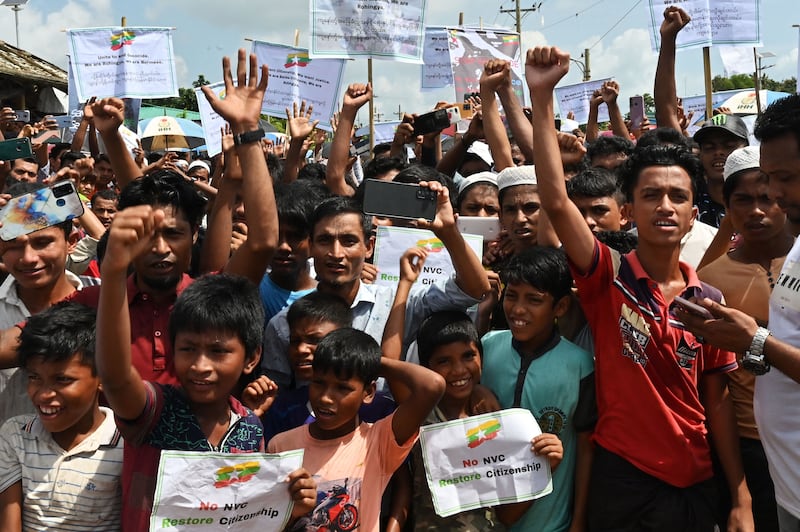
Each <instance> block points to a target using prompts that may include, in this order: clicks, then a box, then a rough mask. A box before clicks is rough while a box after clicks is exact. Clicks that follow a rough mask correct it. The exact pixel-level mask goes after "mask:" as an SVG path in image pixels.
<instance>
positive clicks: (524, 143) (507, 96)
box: [496, 70, 533, 163]
mask: <svg viewBox="0 0 800 532" xmlns="http://www.w3.org/2000/svg"><path fill="white" fill-rule="evenodd" d="M496 92H497V96H498V97H499V98H500V103H501V104H503V112H504V113H505V114H506V122H508V127H509V129H511V135H512V136H513V137H514V140H515V141H516V142H517V146H519V149H520V151H521V152H522V154H523V155H524V156H525V160H526V161H528V162H529V163H530V162H532V161H533V131H532V129H531V128H532V126H531V121H530V120H528V117H527V116H525V112H524V111H523V110H522V106H521V105H520V103H519V100H518V99H517V95H516V94H515V93H514V87H513V86H512V85H511V71H510V70H509V71H508V82H507V83H502V84H501V85H500V86H499V87H497V91H496Z"/></svg>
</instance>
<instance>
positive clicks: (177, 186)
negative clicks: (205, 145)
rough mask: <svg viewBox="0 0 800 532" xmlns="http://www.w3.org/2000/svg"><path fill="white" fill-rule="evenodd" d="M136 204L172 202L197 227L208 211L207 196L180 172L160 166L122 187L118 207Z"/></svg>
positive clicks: (170, 204) (164, 204)
mask: <svg viewBox="0 0 800 532" xmlns="http://www.w3.org/2000/svg"><path fill="white" fill-rule="evenodd" d="M134 205H151V206H153V207H155V206H162V207H167V206H172V207H174V208H175V209H176V210H179V211H181V212H182V213H183V214H184V215H185V216H186V219H187V220H188V221H189V224H190V225H191V226H192V228H196V227H197V226H198V225H200V220H201V219H202V217H203V214H204V213H205V209H206V200H205V198H203V196H201V195H200V193H199V192H197V191H196V190H195V189H194V187H193V186H192V185H191V184H190V183H189V182H188V181H186V180H185V179H184V178H183V177H182V176H181V175H180V174H178V173H176V172H173V171H171V170H158V171H156V172H153V173H151V174H147V175H146V176H144V177H141V178H139V179H136V180H135V181H132V182H131V183H130V184H128V186H126V187H125V188H124V189H122V193H121V194H120V195H119V203H118V205H117V208H118V209H119V210H122V209H126V208H128V207H132V206H134Z"/></svg>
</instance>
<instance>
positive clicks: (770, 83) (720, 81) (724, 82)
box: [711, 74, 797, 93]
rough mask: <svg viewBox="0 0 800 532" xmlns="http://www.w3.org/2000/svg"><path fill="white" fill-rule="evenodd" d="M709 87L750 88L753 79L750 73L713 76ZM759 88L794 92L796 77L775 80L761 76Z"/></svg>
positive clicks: (724, 89)
mask: <svg viewBox="0 0 800 532" xmlns="http://www.w3.org/2000/svg"><path fill="white" fill-rule="evenodd" d="M711 87H712V88H713V90H714V92H717V91H728V90H735V89H752V88H755V81H754V80H753V76H752V75H751V74H735V75H733V76H731V77H728V78H726V77H725V76H715V77H714V79H712V80H711ZM761 88H762V89H765V90H770V91H779V92H788V93H794V92H796V90H797V78H794V77H791V78H789V79H785V80H783V81H777V80H774V79H772V78H770V77H768V76H763V77H762V78H761Z"/></svg>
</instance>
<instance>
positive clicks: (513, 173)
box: [497, 164, 537, 190]
mask: <svg viewBox="0 0 800 532" xmlns="http://www.w3.org/2000/svg"><path fill="white" fill-rule="evenodd" d="M536 184H537V182H536V169H535V168H534V167H533V166H532V165H529V164H528V165H524V166H509V167H508V168H506V169H505V170H503V171H501V172H500V173H499V174H497V188H498V189H500V190H503V189H505V188H508V187H515V186H517V185H536Z"/></svg>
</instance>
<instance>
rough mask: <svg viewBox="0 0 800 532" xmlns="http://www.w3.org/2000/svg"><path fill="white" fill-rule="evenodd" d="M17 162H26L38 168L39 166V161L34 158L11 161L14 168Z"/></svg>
mask: <svg viewBox="0 0 800 532" xmlns="http://www.w3.org/2000/svg"><path fill="white" fill-rule="evenodd" d="M16 161H24V162H26V163H30V164H35V165H36V166H39V161H37V160H36V159H34V158H33V157H20V158H17V159H14V160H12V161H9V162H10V163H11V166H12V167H13V166H14V164H15V163H16Z"/></svg>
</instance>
